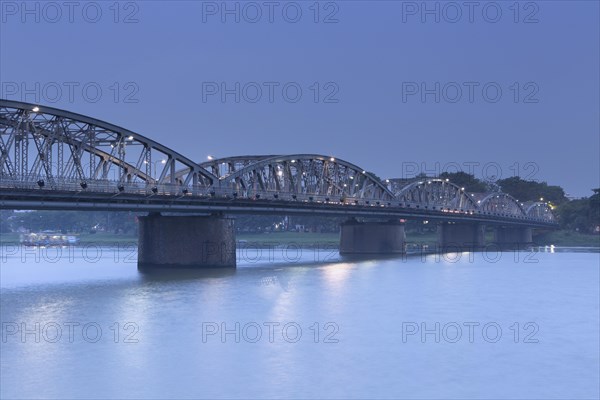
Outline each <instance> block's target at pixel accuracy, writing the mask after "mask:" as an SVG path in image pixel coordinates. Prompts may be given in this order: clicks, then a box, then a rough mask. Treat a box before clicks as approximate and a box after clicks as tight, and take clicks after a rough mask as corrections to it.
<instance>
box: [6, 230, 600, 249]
mask: <svg viewBox="0 0 600 400" xmlns="http://www.w3.org/2000/svg"><path fill="white" fill-rule="evenodd" d="M76 236H77V237H78V239H79V244H82V245H85V244H90V243H94V244H99V245H106V246H110V245H113V244H115V245H116V244H120V243H137V235H117V234H114V233H106V232H98V233H95V234H90V233H84V234H78V235H76ZM236 239H237V240H238V241H242V242H247V243H252V244H257V245H263V246H276V245H281V244H290V243H294V244H296V245H298V246H307V247H308V246H311V245H315V244H320V245H327V246H338V245H339V241H340V235H339V233H305V232H271V233H240V234H238V235H237V236H236ZM533 239H534V242H535V243H536V244H538V245H551V244H553V245H555V246H574V247H577V246H579V247H600V235H586V234H582V233H579V232H573V231H565V230H560V231H554V232H548V233H544V234H542V235H536V236H534V238H533ZM406 241H407V242H408V243H414V244H419V245H429V246H433V245H435V244H436V243H437V234H436V233H422V234H420V233H416V232H407V234H406ZM19 242H20V235H19V234H18V233H3V234H0V243H2V244H18V243H19ZM486 242H487V243H492V242H493V233H492V232H487V234H486Z"/></svg>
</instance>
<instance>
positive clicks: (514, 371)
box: [0, 246, 600, 399]
mask: <svg viewBox="0 0 600 400" xmlns="http://www.w3.org/2000/svg"><path fill="white" fill-rule="evenodd" d="M63 250H64V249H63ZM290 251H291V253H290ZM239 258H240V260H239V265H238V268H237V269H235V270H208V271H193V270H184V271H170V272H145V273H142V272H139V271H138V270H137V265H136V263H135V253H134V252H133V249H131V248H127V247H126V246H125V247H120V248H116V247H102V248H100V247H94V248H81V247H78V248H71V249H69V250H68V251H67V250H64V251H62V253H61V252H60V251H59V250H57V249H43V250H37V251H31V250H27V249H21V248H19V249H18V250H17V249H15V248H10V249H8V248H4V249H3V253H2V256H1V262H2V265H1V267H0V290H1V292H0V293H1V309H0V310H1V320H2V341H1V343H0V345H1V353H0V354H1V377H0V387H1V389H0V395H1V397H2V398H60V399H75V398H76V399H85V398H96V399H97V398H123V399H128V398H137V399H139V398H148V399H151V398H181V399H184V398H282V397H293V398H407V399H409V398H411V399H412V398H444V399H447V398H461V399H469V398H478V399H480V398H545V399H552V398H556V399H558V398H571V399H580V398H581V399H583V398H598V397H599V396H600V393H599V386H600V382H599V376H600V370H599V368H600V367H599V366H600V359H599V354H600V348H599V337H600V332H599V325H600V321H599V313H600V311H599V302H600V300H599V293H600V287H599V286H600V277H599V268H600V267H599V266H600V253H599V252H598V251H597V250H594V249H576V248H555V247H545V248H540V249H537V250H535V251H534V250H528V251H522V252H505V253H495V252H493V251H492V252H487V253H485V252H483V253H452V254H447V255H444V256H439V255H426V256H425V255H424V256H411V257H402V258H389V259H379V260H348V259H342V258H340V257H339V256H338V255H337V253H335V252H332V251H331V250H324V249H321V250H313V249H304V250H301V251H299V250H298V249H292V250H290V249H287V251H283V250H281V249H270V250H268V251H263V252H262V253H259V251H257V250H256V249H254V253H252V254H250V252H246V253H245V254H240V257H239Z"/></svg>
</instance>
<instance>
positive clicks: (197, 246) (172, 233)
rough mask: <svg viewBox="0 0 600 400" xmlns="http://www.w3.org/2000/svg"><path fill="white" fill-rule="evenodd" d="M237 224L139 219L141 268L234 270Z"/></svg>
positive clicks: (193, 219) (210, 220) (189, 218)
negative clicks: (217, 268) (230, 268)
mask: <svg viewBox="0 0 600 400" xmlns="http://www.w3.org/2000/svg"><path fill="white" fill-rule="evenodd" d="M235 265H236V249H235V229H234V220H233V219H230V218H223V217H217V216H206V217H204V216H162V215H160V214H157V213H152V214H150V215H148V216H146V217H140V219H139V241H138V268H140V269H142V268H151V267H184V268H211V267H235Z"/></svg>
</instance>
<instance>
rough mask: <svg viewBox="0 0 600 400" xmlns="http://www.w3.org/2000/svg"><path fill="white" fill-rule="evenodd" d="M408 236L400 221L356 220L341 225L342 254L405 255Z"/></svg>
mask: <svg viewBox="0 0 600 400" xmlns="http://www.w3.org/2000/svg"><path fill="white" fill-rule="evenodd" d="M405 245H406V234H405V233H404V224H403V223H401V222H399V221H388V222H358V221H357V220H355V219H352V220H349V221H347V222H344V223H343V224H341V230H340V254H346V255H352V254H354V255H368V254H373V255H375V254H382V255H385V254H403V253H404V252H405Z"/></svg>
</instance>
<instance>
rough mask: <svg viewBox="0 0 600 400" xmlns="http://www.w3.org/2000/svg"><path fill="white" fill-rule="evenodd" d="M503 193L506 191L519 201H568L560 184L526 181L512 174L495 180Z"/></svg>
mask: <svg viewBox="0 0 600 400" xmlns="http://www.w3.org/2000/svg"><path fill="white" fill-rule="evenodd" d="M496 183H497V184H498V185H500V188H501V189H502V191H503V192H504V193H508V194H510V195H511V196H513V197H514V198H516V199H518V200H519V201H522V202H525V201H540V199H544V201H549V202H551V203H552V204H555V205H559V204H563V203H565V202H566V201H568V199H567V197H566V196H565V191H564V190H563V188H561V187H560V186H551V185H548V184H547V183H546V182H536V181H527V180H524V179H521V178H519V177H518V176H513V177H510V178H506V179H501V180H499V181H498V182H496Z"/></svg>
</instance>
